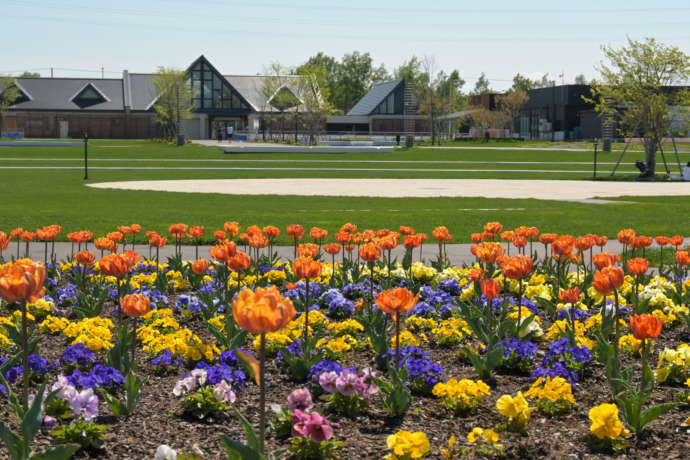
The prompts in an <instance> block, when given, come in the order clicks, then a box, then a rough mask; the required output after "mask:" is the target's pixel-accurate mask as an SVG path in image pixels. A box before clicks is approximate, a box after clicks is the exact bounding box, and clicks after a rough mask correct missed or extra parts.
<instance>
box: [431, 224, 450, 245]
mask: <svg viewBox="0 0 690 460" xmlns="http://www.w3.org/2000/svg"><path fill="white" fill-rule="evenodd" d="M431 234H432V235H433V237H434V238H436V241H438V242H443V241H450V240H452V239H453V236H452V235H451V234H450V233H448V229H447V228H446V227H444V226H440V227H436V228H435V229H434V231H433V232H431Z"/></svg>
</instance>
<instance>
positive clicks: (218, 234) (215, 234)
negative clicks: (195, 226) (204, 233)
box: [213, 230, 228, 243]
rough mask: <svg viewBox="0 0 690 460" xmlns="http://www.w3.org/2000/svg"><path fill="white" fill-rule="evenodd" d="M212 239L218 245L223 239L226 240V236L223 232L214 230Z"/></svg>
mask: <svg viewBox="0 0 690 460" xmlns="http://www.w3.org/2000/svg"><path fill="white" fill-rule="evenodd" d="M213 237H214V238H215V239H216V240H217V241H218V242H219V243H220V242H221V241H223V240H224V239H225V238H227V237H228V235H227V234H226V233H225V232H224V231H223V230H216V231H215V232H213Z"/></svg>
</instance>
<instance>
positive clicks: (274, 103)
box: [257, 62, 301, 140]
mask: <svg viewBox="0 0 690 460" xmlns="http://www.w3.org/2000/svg"><path fill="white" fill-rule="evenodd" d="M293 74H294V71H293V69H291V68H290V67H286V66H284V65H282V64H280V63H279V62H273V63H271V65H270V66H268V67H267V68H265V69H264V77H263V78H261V79H260V80H259V81H260V83H259V88H257V89H258V90H259V92H260V93H261V94H262V95H263V96H264V97H263V100H264V102H263V107H262V108H261V109H262V110H261V112H262V115H261V117H262V125H264V126H265V124H266V121H267V120H266V116H265V115H264V114H265V113H268V112H271V111H272V110H273V109H276V110H277V111H278V115H277V116H274V117H270V118H271V119H272V120H271V121H274V122H276V121H277V123H278V126H279V130H280V133H281V139H282V140H285V133H286V128H287V123H288V122H289V121H292V122H293V123H291V125H292V126H294V127H295V130H294V131H295V140H296V139H297V131H298V130H297V125H298V124H299V116H300V113H299V107H300V103H301V101H300V100H299V99H298V97H297V95H295V92H294V91H295V90H296V88H295V87H296V85H295V84H294V82H295V79H296V77H295V76H294V75H293ZM290 119H292V120H290ZM263 136H264V139H265V136H266V134H265V129H264V131H263Z"/></svg>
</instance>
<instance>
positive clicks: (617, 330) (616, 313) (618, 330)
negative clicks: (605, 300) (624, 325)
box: [613, 288, 620, 359]
mask: <svg viewBox="0 0 690 460" xmlns="http://www.w3.org/2000/svg"><path fill="white" fill-rule="evenodd" d="M613 299H614V304H615V317H614V321H615V322H616V340H615V342H614V343H613V350H614V352H615V353H616V359H618V338H619V337H620V324H619V320H618V315H619V312H618V289H615V288H614V289H613Z"/></svg>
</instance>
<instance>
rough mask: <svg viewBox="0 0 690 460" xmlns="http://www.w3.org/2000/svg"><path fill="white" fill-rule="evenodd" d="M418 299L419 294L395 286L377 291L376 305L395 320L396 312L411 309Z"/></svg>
mask: <svg viewBox="0 0 690 460" xmlns="http://www.w3.org/2000/svg"><path fill="white" fill-rule="evenodd" d="M418 300H419V294H417V295H416V296H415V295H414V294H413V293H412V291H410V290H408V289H406V288H395V289H389V290H387V291H381V292H379V294H378V295H377V296H376V305H378V307H379V308H380V309H381V310H383V311H385V312H386V313H388V314H390V315H391V316H392V317H393V320H397V317H398V314H400V313H407V312H408V311H410V310H412V308H413V307H414V306H415V305H416V304H417V301H418Z"/></svg>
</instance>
